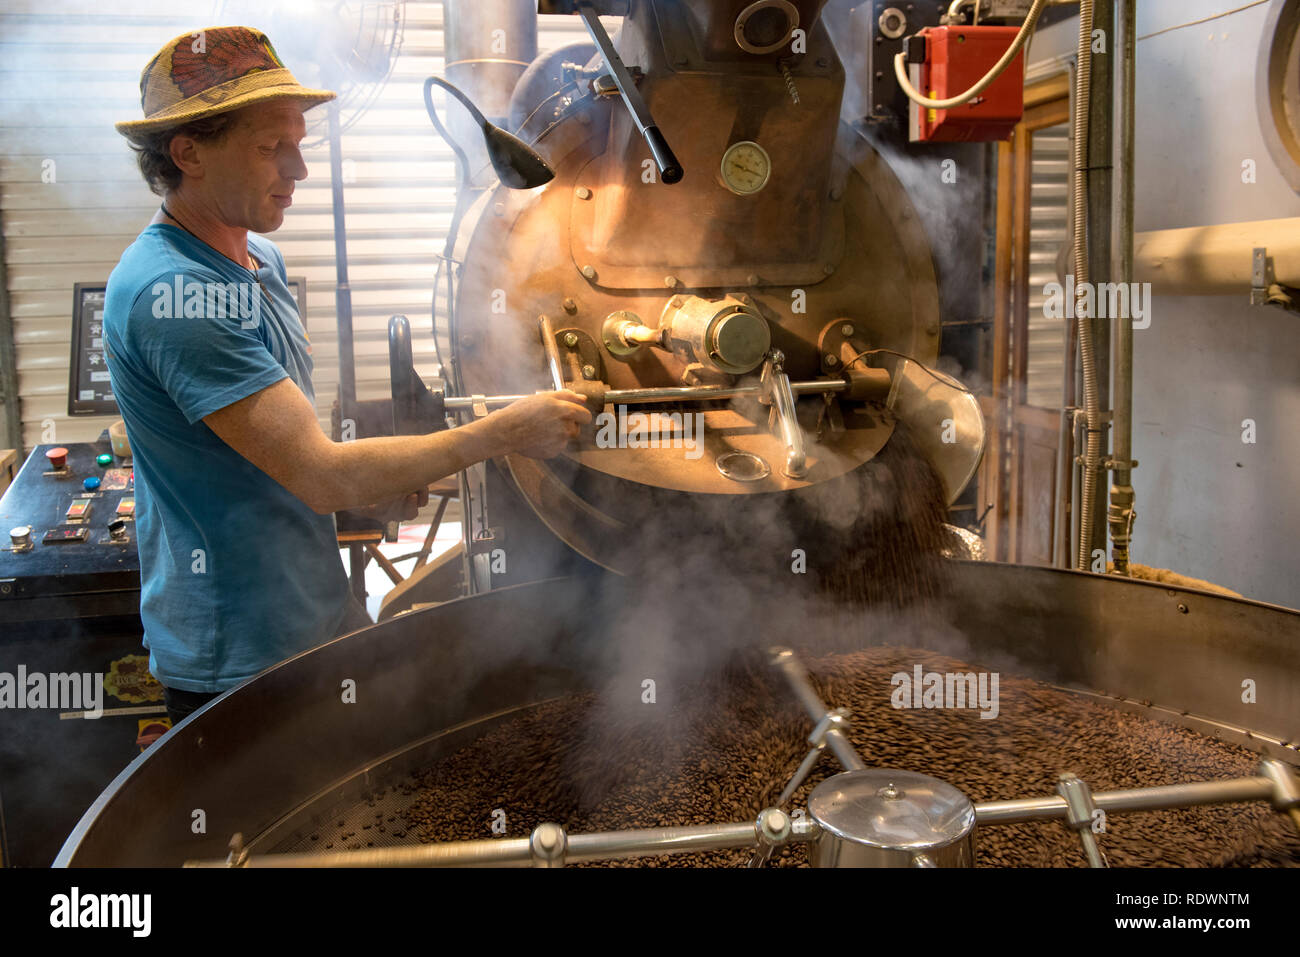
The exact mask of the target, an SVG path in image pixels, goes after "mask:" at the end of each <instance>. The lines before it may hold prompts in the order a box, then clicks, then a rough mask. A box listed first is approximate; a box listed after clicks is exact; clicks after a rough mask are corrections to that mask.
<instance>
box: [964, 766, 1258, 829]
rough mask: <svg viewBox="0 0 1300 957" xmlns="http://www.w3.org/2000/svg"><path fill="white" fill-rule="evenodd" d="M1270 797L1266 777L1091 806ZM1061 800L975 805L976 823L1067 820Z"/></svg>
mask: <svg viewBox="0 0 1300 957" xmlns="http://www.w3.org/2000/svg"><path fill="white" fill-rule="evenodd" d="M1272 795H1273V781H1272V780H1271V779H1270V778H1266V777H1253V778H1233V779H1232V780H1229V781H1199V782H1196V783H1193V784H1168V785H1164V786H1162V787H1154V788H1134V789H1132V790H1126V791H1097V792H1096V793H1094V794H1093V796H1092V802H1093V804H1095V805H1096V806H1097V807H1099V808H1101V809H1102V810H1103V811H1105V812H1106V813H1108V814H1109V813H1111V812H1120V811H1159V810H1164V809H1166V808H1175V807H1194V806H1196V805H1198V804H1231V803H1238V802H1243V801H1267V800H1269V799H1270V798H1271V797H1272ZM1069 813H1070V811H1069V806H1068V805H1067V804H1066V802H1065V798H1063V797H1048V798H1021V799H1018V800H1014V801H984V802H981V803H979V804H976V805H975V823H976V825H984V824H1019V823H1022V822H1024V821H1046V820H1052V819H1055V818H1067V817H1069Z"/></svg>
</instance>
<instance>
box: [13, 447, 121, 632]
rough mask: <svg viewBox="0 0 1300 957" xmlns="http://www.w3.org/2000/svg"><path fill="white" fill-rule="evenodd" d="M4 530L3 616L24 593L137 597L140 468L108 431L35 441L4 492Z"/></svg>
mask: <svg viewBox="0 0 1300 957" xmlns="http://www.w3.org/2000/svg"><path fill="white" fill-rule="evenodd" d="M0 535H3V536H4V539H3V540H2V541H0V620H5V619H6V618H8V617H9V615H8V614H7V613H6V603H8V602H13V601H20V602H21V601H22V600H24V599H41V600H42V601H43V602H45V603H48V602H49V601H51V600H54V599H55V598H57V597H58V596H74V595H83V594H102V593H105V592H122V591H126V590H134V591H135V592H137V595H138V590H139V588H140V560H139V555H138V553H137V552H136V545H135V472H134V470H133V468H132V466H131V461H130V460H129V459H126V460H124V459H120V458H117V457H116V456H114V454H113V451H112V447H111V446H110V444H109V441H108V439H107V438H106V437H105V438H104V439H103V440H102V441H99V442H83V443H71V444H68V445H40V446H37V447H36V449H35V450H33V452H32V453H31V455H29V456H28V457H27V461H26V462H25V463H23V467H22V469H21V470H20V471H19V473H18V475H17V476H16V477H15V478H14V481H13V484H12V485H10V486H9V488H8V490H7V491H6V492H5V494H4V497H3V498H0ZM65 604H75V603H68V602H66V601H65ZM9 610H10V611H14V610H16V609H13V608H10V609H9ZM66 615H67V616H68V617H74V616H76V611H75V610H74V609H73V608H71V607H69V608H68V610H67V611H66ZM22 617H26V616H22Z"/></svg>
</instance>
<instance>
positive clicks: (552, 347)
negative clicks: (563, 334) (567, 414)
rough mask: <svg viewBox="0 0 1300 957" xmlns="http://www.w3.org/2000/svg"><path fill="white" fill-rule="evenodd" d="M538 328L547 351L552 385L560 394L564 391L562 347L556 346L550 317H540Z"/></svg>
mask: <svg viewBox="0 0 1300 957" xmlns="http://www.w3.org/2000/svg"><path fill="white" fill-rule="evenodd" d="M537 328H538V331H539V332H540V333H541V336H542V348H543V349H545V350H546V368H547V370H548V372H549V373H550V376H551V385H552V386H553V387H554V388H555V391H556V392H559V391H561V390H563V389H564V370H563V369H562V368H561V367H560V347H559V346H557V345H556V344H555V332H554V330H552V329H551V320H550V317H549V316H538V317H537Z"/></svg>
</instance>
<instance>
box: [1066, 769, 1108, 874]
mask: <svg viewBox="0 0 1300 957" xmlns="http://www.w3.org/2000/svg"><path fill="white" fill-rule="evenodd" d="M1056 791H1057V793H1058V794H1060V795H1061V797H1063V798H1065V804H1066V807H1067V809H1068V817H1067V820H1068V821H1069V822H1070V826H1071V827H1072V828H1074V829H1075V830H1076V831H1078V832H1079V840H1080V841H1081V842H1082V843H1083V852H1084V853H1085V854H1086V855H1088V866H1089V867H1105V866H1106V862H1105V860H1103V859H1102V856H1101V850H1100V849H1099V848H1098V847H1097V839H1096V838H1095V837H1093V836H1092V814H1093V812H1094V811H1095V810H1096V809H1097V805H1096V803H1095V802H1094V801H1093V800H1092V791H1091V789H1090V788H1089V787H1088V785H1086V784H1084V783H1083V781H1082V779H1080V778H1079V776H1078V775H1075V774H1062V775H1061V777H1060V780H1059V781H1058V782H1057V785H1056Z"/></svg>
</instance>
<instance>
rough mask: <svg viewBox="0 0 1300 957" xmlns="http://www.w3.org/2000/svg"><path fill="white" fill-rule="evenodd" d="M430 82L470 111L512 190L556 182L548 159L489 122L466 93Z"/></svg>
mask: <svg viewBox="0 0 1300 957" xmlns="http://www.w3.org/2000/svg"><path fill="white" fill-rule="evenodd" d="M429 82H430V83H433V84H436V85H437V86H440V87H442V88H443V89H444V90H446V91H447V92H448V93H450V94H451V95H452V96H454V97H455V98H456V99H457V100H459V101H460V102H461V104H462V105H463V106H464V107H465V109H467V110H469V112H470V115H471V116H473V117H474V121H475V122H476V123H478V125H479V128H480V129H482V130H483V139H484V142H485V143H486V144H487V153H488V159H489V160H490V161H491V162H492V168H493V169H494V170H496V174H497V176H498V177H499V178H500V180H501V182H502V183H503V184H505V185H506V186H509V187H510V188H511V189H533V188H535V187H537V186H543V185H545V184H546V183H549V182H550V181H551V180H553V179H555V171H554V170H553V169H551V167H550V166H548V165H547V163H546V160H544V159H542V157H541V156H540V155H538V153H537V151H536V150H534V149H533V148H532V147H531V146H529V145H528V144H527V143H525V142H524V141H523V140H521V139H519V137H517V136H514V135H513V134H510V133H507V132H506V131H505V130H503V129H501V127H499V126H497V125H496V124H494V123H490V122H488V119H487V117H485V116H484V115H483V114H482V112H480V111H479V108H478V107H476V106H475V105H474V104H473V103H472V102H471V101H470V99H469V97H467V96H466V95H465V94H464V93H462V92H461V91H460V90H458V89H456V87H454V86H452V85H451V84H450V83H448V82H447V81H446V80H444V79H442V78H441V77H436V76H432V77H429Z"/></svg>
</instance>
